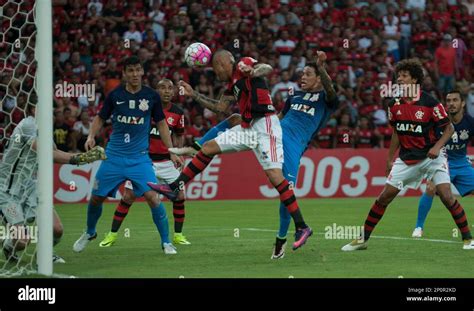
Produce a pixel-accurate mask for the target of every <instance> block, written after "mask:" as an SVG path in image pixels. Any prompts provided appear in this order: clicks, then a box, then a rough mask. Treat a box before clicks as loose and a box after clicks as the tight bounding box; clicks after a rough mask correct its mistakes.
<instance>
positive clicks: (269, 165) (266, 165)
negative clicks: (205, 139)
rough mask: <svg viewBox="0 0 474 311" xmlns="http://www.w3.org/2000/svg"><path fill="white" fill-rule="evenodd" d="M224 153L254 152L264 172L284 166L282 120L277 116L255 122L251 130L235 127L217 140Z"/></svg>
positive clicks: (252, 123) (251, 124)
mask: <svg viewBox="0 0 474 311" xmlns="http://www.w3.org/2000/svg"><path fill="white" fill-rule="evenodd" d="M215 141H216V143H217V144H218V145H219V148H220V149H221V151H222V153H230V152H238V151H244V150H253V152H254V153H255V155H256V156H257V159H258V162H260V165H261V166H262V167H263V169H264V170H268V169H273V168H279V169H281V168H282V166H283V161H284V157H283V142H282V131H281V126H280V120H279V119H278V117H277V116H276V115H271V116H266V117H262V118H258V119H255V120H253V121H252V122H251V123H250V127H249V128H242V126H240V125H238V126H235V127H233V128H231V129H229V130H227V131H225V132H224V133H222V134H220V135H219V136H217V137H216V138H215Z"/></svg>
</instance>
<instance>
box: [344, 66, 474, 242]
mask: <svg viewBox="0 0 474 311" xmlns="http://www.w3.org/2000/svg"><path fill="white" fill-rule="evenodd" d="M395 71H396V74H397V83H398V84H399V85H412V86H415V85H417V84H418V85H420V84H421V83H422V82H423V68H422V66H421V64H420V63H419V62H418V61H416V60H414V59H406V60H403V61H401V62H399V63H398V64H397V66H396V70H395ZM419 95H420V96H418V98H416V97H414V98H409V97H408V96H406V95H404V96H403V95H402V97H401V98H396V99H395V100H393V101H392V102H391V103H390V106H389V112H388V116H389V120H390V124H391V125H392V126H393V128H394V133H393V135H392V141H391V143H390V149H389V157H388V161H387V171H390V174H389V175H388V177H387V181H386V184H385V188H384V189H383V191H382V193H381V194H380V195H379V197H378V198H377V200H376V201H375V203H374V204H373V205H372V208H371V209H370V212H369V215H368V216H367V219H366V221H365V224H364V235H363V236H362V237H360V238H359V239H357V240H354V241H352V242H351V243H349V244H347V245H345V246H344V247H342V250H343V251H355V250H363V249H366V248H367V245H368V241H369V238H370V235H371V233H372V231H373V230H374V228H375V226H376V225H377V223H378V222H379V221H380V219H381V218H382V216H383V214H384V213H385V210H386V208H387V206H388V205H389V204H390V202H392V200H393V199H394V198H395V197H396V196H397V194H398V193H399V192H400V191H401V190H402V189H403V188H405V187H408V188H414V189H416V188H418V187H419V186H420V184H421V181H422V180H423V178H426V179H427V180H431V181H432V182H433V184H434V186H435V188H436V192H437V193H438V195H439V197H440V199H441V201H442V202H443V204H444V205H445V206H446V208H447V209H448V210H449V212H450V213H451V215H452V217H453V220H454V222H455V223H456V225H457V226H458V228H459V230H460V231H461V235H462V239H463V241H464V245H463V249H474V243H473V242H472V236H471V231H470V229H469V225H468V222H467V218H466V215H465V213H464V209H463V208H462V206H461V204H459V202H458V201H457V200H456V199H455V198H454V196H453V194H452V193H451V183H450V177H449V173H448V163H447V157H446V153H445V150H444V148H443V146H444V145H445V144H446V142H447V141H448V140H449V139H450V138H451V136H452V135H453V133H454V127H453V125H452V123H451V121H450V120H449V118H448V116H447V114H446V111H445V110H444V107H443V105H442V104H441V103H440V102H438V101H437V100H436V99H434V98H433V97H431V96H430V95H428V93H425V92H424V91H422V92H421V94H419ZM436 129H438V130H440V131H442V132H443V134H442V135H441V137H440V138H437V136H436V135H435V130H436ZM398 147H400V153H399V155H400V156H399V158H397V159H396V160H395V162H394V163H393V167H392V159H393V156H394V154H395V151H396V150H397V149H398Z"/></svg>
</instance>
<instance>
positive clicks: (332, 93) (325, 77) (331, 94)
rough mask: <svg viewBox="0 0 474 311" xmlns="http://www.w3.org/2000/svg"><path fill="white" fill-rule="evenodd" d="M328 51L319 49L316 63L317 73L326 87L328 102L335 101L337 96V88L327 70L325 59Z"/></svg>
mask: <svg viewBox="0 0 474 311" xmlns="http://www.w3.org/2000/svg"><path fill="white" fill-rule="evenodd" d="M326 58H327V56H326V53H324V52H321V51H318V52H317V54H316V65H317V71H318V72H317V73H318V75H319V77H320V78H321V84H322V85H323V87H324V90H325V91H326V94H327V100H328V102H334V100H335V99H336V98H337V93H336V90H335V89H334V86H333V84H332V80H331V77H330V76H329V74H328V72H327V71H326V67H325V61H326Z"/></svg>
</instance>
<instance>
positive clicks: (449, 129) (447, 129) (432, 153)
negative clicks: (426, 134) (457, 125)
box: [427, 122, 454, 159]
mask: <svg viewBox="0 0 474 311" xmlns="http://www.w3.org/2000/svg"><path fill="white" fill-rule="evenodd" d="M442 131H443V135H441V137H440V138H439V140H438V141H437V142H436V144H435V145H434V146H433V147H432V148H431V149H430V150H429V151H428V154H427V156H428V158H430V159H435V158H437V157H438V155H439V151H440V150H441V148H443V146H444V145H445V144H446V143H447V142H448V141H449V139H451V136H453V134H454V126H453V124H452V123H451V122H449V123H448V124H447V125H445V126H444V127H443V129H442Z"/></svg>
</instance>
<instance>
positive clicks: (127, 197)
mask: <svg viewBox="0 0 474 311" xmlns="http://www.w3.org/2000/svg"><path fill="white" fill-rule="evenodd" d="M122 201H124V202H125V203H127V204H129V205H132V204H133V202H134V201H135V194H134V193H133V191H129V190H126V191H125V193H124V194H123V197H122Z"/></svg>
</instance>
